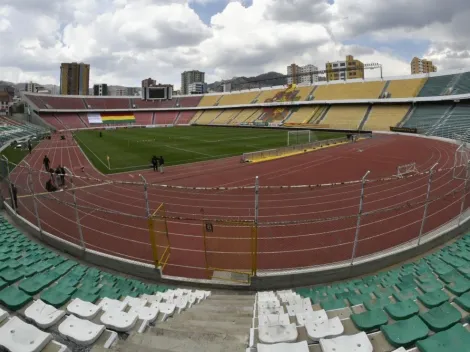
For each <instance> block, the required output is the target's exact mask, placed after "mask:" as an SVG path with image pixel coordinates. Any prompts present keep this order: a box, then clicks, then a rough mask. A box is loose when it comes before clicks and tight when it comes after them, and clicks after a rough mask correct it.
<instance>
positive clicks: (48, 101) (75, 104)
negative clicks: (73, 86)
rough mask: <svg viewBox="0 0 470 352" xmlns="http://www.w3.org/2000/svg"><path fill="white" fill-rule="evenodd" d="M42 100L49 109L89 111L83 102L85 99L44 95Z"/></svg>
mask: <svg viewBox="0 0 470 352" xmlns="http://www.w3.org/2000/svg"><path fill="white" fill-rule="evenodd" d="M41 100H42V101H43V102H44V104H45V105H46V108H49V109H69V110H73V109H77V110H85V109H87V107H86V106H85V102H84V101H83V98H76V97H73V98H71V97H56V96H52V95H42V96H41Z"/></svg>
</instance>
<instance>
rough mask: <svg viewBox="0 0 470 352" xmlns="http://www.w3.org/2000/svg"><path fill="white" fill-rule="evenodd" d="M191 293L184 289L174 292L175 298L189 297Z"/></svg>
mask: <svg viewBox="0 0 470 352" xmlns="http://www.w3.org/2000/svg"><path fill="white" fill-rule="evenodd" d="M190 293H191V290H187V289H183V288H177V289H176V290H175V292H174V294H175V297H182V296H187V295H189V294H190Z"/></svg>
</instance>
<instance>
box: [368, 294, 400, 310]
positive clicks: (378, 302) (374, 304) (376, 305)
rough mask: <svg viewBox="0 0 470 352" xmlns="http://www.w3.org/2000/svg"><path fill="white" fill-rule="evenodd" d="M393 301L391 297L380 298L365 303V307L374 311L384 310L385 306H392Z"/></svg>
mask: <svg viewBox="0 0 470 352" xmlns="http://www.w3.org/2000/svg"><path fill="white" fill-rule="evenodd" d="M392 303H393V302H392V300H391V299H390V297H380V298H376V299H370V300H368V301H364V307H365V308H366V309H367V310H374V309H384V308H385V306H388V305H390V304H392Z"/></svg>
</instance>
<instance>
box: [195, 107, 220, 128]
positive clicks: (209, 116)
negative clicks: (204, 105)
mask: <svg viewBox="0 0 470 352" xmlns="http://www.w3.org/2000/svg"><path fill="white" fill-rule="evenodd" d="M221 112H222V111H221V110H219V109H213V110H204V112H203V113H202V114H201V115H199V118H198V119H197V120H194V121H193V123H197V124H199V125H208V124H210V123H211V122H212V121H213V120H215V119H216V118H217V116H219V114H220V113H221Z"/></svg>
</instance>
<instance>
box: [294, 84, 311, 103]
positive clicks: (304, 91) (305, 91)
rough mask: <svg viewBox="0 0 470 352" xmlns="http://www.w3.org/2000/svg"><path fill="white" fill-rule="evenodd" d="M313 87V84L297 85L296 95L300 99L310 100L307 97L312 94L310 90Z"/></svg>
mask: <svg viewBox="0 0 470 352" xmlns="http://www.w3.org/2000/svg"><path fill="white" fill-rule="evenodd" d="M314 88H315V86H304V87H299V86H297V90H298V91H299V92H298V93H297V96H298V97H299V100H300V101H303V100H311V99H309V96H310V95H311V94H312V91H313V89H314Z"/></svg>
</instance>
